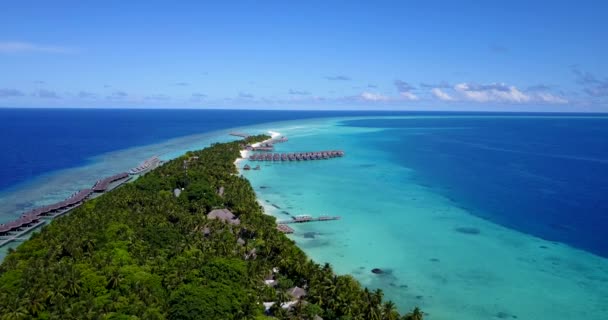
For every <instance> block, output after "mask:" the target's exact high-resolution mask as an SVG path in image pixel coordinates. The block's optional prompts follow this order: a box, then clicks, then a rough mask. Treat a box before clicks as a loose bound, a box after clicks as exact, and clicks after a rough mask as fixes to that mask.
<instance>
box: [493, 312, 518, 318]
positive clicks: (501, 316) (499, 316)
mask: <svg viewBox="0 0 608 320" xmlns="http://www.w3.org/2000/svg"><path fill="white" fill-rule="evenodd" d="M495 316H496V318H498V319H508V318H512V319H517V316H516V315H512V314H509V313H507V312H504V311H500V312H497V313H496V315H495Z"/></svg>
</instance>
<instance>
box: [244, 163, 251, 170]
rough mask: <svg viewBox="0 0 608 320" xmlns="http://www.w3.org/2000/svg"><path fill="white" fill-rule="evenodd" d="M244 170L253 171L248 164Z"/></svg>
mask: <svg viewBox="0 0 608 320" xmlns="http://www.w3.org/2000/svg"><path fill="white" fill-rule="evenodd" d="M243 170H251V167H250V166H249V165H248V164H246V165H245V166H244V167H243Z"/></svg>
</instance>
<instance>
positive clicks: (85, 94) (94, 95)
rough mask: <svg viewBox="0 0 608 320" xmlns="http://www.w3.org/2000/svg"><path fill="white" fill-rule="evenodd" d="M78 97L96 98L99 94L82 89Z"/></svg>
mask: <svg viewBox="0 0 608 320" xmlns="http://www.w3.org/2000/svg"><path fill="white" fill-rule="evenodd" d="M77 97H78V98H80V99H94V98H97V95H96V94H94V93H92V92H88V91H80V92H78V95H77Z"/></svg>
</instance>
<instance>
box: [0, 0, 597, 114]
mask: <svg viewBox="0 0 608 320" xmlns="http://www.w3.org/2000/svg"><path fill="white" fill-rule="evenodd" d="M126 2H127V1H103V2H102V1H99V2H96V3H95V4H91V3H89V2H87V3H86V4H85V2H83V1H24V0H22V1H12V0H9V1H5V2H3V4H2V10H0V26H1V27H0V106H2V107H83V108H85V107H108V108H122V107H129V108H260V109H372V110H379V109H397V110H401V109H403V110H412V109H413V110H499V111H507V110H514V111H519V110H528V111H601V112H605V111H608V63H607V62H606V61H607V59H608V41H607V40H606V39H608V19H607V18H606V13H607V12H608V2H606V1H299V2H297V3H296V2H295V1H222V3H215V4H212V3H206V2H204V1H191V2H188V1H179V2H177V1H141V2H137V1H129V3H126Z"/></svg>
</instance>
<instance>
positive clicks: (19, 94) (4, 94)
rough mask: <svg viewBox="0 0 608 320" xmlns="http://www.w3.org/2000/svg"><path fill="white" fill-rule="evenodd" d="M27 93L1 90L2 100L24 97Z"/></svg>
mask: <svg viewBox="0 0 608 320" xmlns="http://www.w3.org/2000/svg"><path fill="white" fill-rule="evenodd" d="M23 96H25V93H23V92H22V91H19V90H17V89H0V98H13V97H23Z"/></svg>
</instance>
